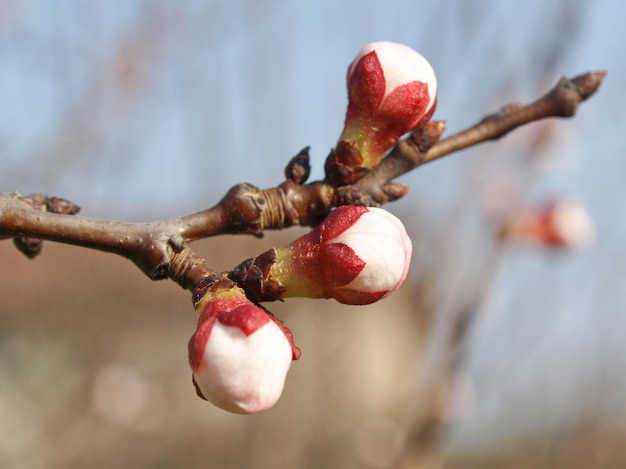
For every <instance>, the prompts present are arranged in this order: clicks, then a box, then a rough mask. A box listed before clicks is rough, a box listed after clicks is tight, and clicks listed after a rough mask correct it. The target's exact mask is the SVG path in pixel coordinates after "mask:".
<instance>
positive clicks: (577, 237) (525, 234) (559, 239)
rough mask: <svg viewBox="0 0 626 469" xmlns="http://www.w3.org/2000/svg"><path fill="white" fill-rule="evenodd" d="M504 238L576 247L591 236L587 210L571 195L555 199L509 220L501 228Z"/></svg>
mask: <svg viewBox="0 0 626 469" xmlns="http://www.w3.org/2000/svg"><path fill="white" fill-rule="evenodd" d="M501 232H502V237H503V238H504V239H510V240H515V241H520V242H524V243H527V244H534V245H540V246H548V247H555V248H569V249H577V248H581V247H584V246H586V245H588V244H589V243H590V242H591V241H592V239H593V236H594V228H593V223H592V221H591V219H590V217H589V214H588V213H587V210H586V209H585V208H584V207H583V206H582V205H581V204H580V203H578V202H576V201H574V200H571V199H557V200H553V201H551V202H550V203H548V204H546V205H544V206H542V207H540V208H538V209H534V210H525V211H522V212H520V213H518V214H517V215H515V216H513V217H512V218H511V219H510V220H508V221H507V222H506V223H505V224H504V227H503V228H502V230H501Z"/></svg>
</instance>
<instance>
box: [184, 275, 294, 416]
mask: <svg viewBox="0 0 626 469" xmlns="http://www.w3.org/2000/svg"><path fill="white" fill-rule="evenodd" d="M196 311H197V312H198V315H199V316H198V327H197V330H196V332H195V333H194V335H193V336H192V337H191V339H190V341H189V364H190V365H191V369H192V371H193V382H194V385H195V386H196V391H197V393H198V395H199V396H200V397H202V398H203V399H206V400H208V401H210V402H211V403H212V404H214V405H216V406H217V407H219V408H221V409H224V410H227V411H229V412H234V413H238V414H252V413H256V412H261V411H263V410H266V409H269V408H270V407H272V406H273V405H274V404H275V403H276V401H277V400H278V398H279V397H280V395H281V393H282V390H283V386H284V383H285V377H286V375H287V371H288V370H289V367H290V365H291V361H292V360H297V359H298V358H300V350H299V349H298V348H297V347H296V346H295V345H294V343H293V336H292V334H291V332H290V331H289V329H287V328H286V327H285V326H284V325H283V324H282V323H281V322H280V321H279V320H278V319H276V317H274V316H273V315H272V314H270V313H268V312H267V311H266V310H264V309H263V308H261V307H260V306H257V305H255V304H254V303H252V302H251V301H250V300H248V299H247V298H246V296H245V294H244V292H243V290H241V289H240V288H237V287H233V288H230V289H226V290H218V291H217V292H208V293H206V294H205V296H204V297H203V298H202V299H201V300H200V301H199V302H198V303H197V304H196Z"/></svg>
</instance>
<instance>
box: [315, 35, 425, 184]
mask: <svg viewBox="0 0 626 469" xmlns="http://www.w3.org/2000/svg"><path fill="white" fill-rule="evenodd" d="M347 85H348V110H347V113H346V120H345V125H344V129H343V132H342V134H341V137H340V138H339V142H338V144H337V147H336V148H335V150H334V152H333V153H331V156H329V159H328V160H327V163H326V173H327V177H328V178H329V179H330V180H331V181H333V182H338V183H350V182H353V181H354V180H356V179H358V178H359V177H360V176H361V175H362V173H363V171H364V170H366V169H367V168H373V167H375V166H377V165H378V163H379V162H380V160H381V159H382V157H383V156H384V155H385V153H386V152H387V151H388V150H389V149H391V148H392V147H393V146H395V145H396V144H397V143H398V139H399V138H400V137H401V136H402V135H404V134H406V133H407V132H410V131H412V130H415V129H416V128H417V127H418V126H419V125H421V124H423V123H425V122H427V121H428V120H429V119H430V117H431V116H432V114H433V113H434V111H435V107H436V100H437V80H436V78H435V72H434V71H433V69H432V67H431V66H430V64H429V63H428V61H427V60H426V59H425V58H424V57H422V56H421V55H420V54H419V53H417V52H415V51H414V50H413V49H411V48H410V47H408V46H405V45H403V44H398V43H395V42H374V43H371V44H369V45H367V46H365V47H364V48H363V49H362V50H361V51H360V52H359V53H358V55H357V56H356V58H355V59H354V61H353V62H352V64H351V65H350V67H349V68H348V77H347Z"/></svg>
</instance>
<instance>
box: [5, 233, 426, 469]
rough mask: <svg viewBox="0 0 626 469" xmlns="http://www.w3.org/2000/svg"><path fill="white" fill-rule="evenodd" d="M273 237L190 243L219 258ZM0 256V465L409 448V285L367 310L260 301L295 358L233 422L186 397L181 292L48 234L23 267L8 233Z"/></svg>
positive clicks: (225, 260)
mask: <svg viewBox="0 0 626 469" xmlns="http://www.w3.org/2000/svg"><path fill="white" fill-rule="evenodd" d="M280 236H282V239H281V238H280ZM285 236H286V235H285V234H282V235H273V236H269V237H268V238H266V239H265V240H262V241H258V240H254V239H250V238H242V237H238V238H235V237H226V238H224V239H219V240H211V241H208V242H205V243H204V244H198V245H196V247H197V250H198V252H199V253H201V255H204V256H206V257H208V258H210V259H211V265H213V266H215V267H217V268H227V267H228V266H232V265H234V264H235V263H236V262H239V261H240V260H242V259H243V258H245V257H247V256H251V255H253V254H254V253H255V252H258V251H259V249H260V246H261V247H263V248H266V247H268V246H271V245H274V244H280V243H282V242H283V241H284V240H286V239H287V238H285ZM233 253H236V255H233ZM0 259H2V269H1V270H0V275H1V276H2V277H1V278H0V467H12V468H13V467H15V468H20V467H24V468H37V467H41V468H72V467H77V468H78V467H81V468H83V467H90V468H98V467H103V468H104V467H142V468H166V467H189V468H191V467H216V468H218V467H219V468H231V467H232V468H238V467H242V468H269V467H271V468H291V469H293V468H300V467H307V468H351V467H387V465H388V464H389V463H390V462H391V461H393V459H394V458H395V457H396V456H397V455H398V453H399V452H400V451H401V450H402V448H403V447H404V445H405V443H406V438H405V435H404V431H403V429H402V427H403V425H405V424H406V418H405V417H406V415H405V414H406V411H407V408H409V405H410V404H411V393H412V391H413V390H414V387H415V376H417V374H418V373H417V371H418V366H419V363H420V355H419V347H418V346H417V345H418V343H419V336H420V334H419V330H418V329H419V327H418V321H416V318H415V317H414V314H413V311H412V309H411V307H410V306H409V292H408V288H405V289H403V290H401V291H400V292H399V293H397V294H396V295H394V296H392V297H391V298H389V299H387V300H385V301H382V302H380V303H379V304H377V305H373V306H370V307H347V306H341V305H338V304H335V303H334V302H332V301H326V300H317V301H299V300H293V301H288V302H285V303H284V304H277V305H271V309H272V310H273V311H274V312H275V313H277V315H279V316H280V317H281V318H282V319H283V320H284V321H285V322H286V323H287V325H288V326H289V327H290V328H291V329H292V331H293V332H294V334H295V338H296V342H297V344H298V345H299V346H300V347H301V348H302V350H303V356H302V359H301V360H300V362H298V363H295V364H294V366H293V367H292V370H291V371H290V374H289V376H288V378H287V384H286V387H285V392H284V394H283V397H282V398H281V400H280V401H279V403H278V405H277V406H276V407H275V408H274V409H272V410H270V411H269V412H266V413H264V414H262V415H257V416H249V417H242V416H236V415H230V414H228V413H225V412H223V411H221V410H217V409H215V408H213V407H212V406H211V405H209V404H208V403H206V402H204V401H201V400H200V399H199V398H197V397H196V396H195V392H194V389H193V387H192V385H191V379H190V371H189V368H188V365H187V358H186V346H187V340H188V338H189V336H190V335H191V334H192V332H193V330H194V325H195V314H194V312H193V309H192V307H191V302H190V295H189V294H187V293H186V292H184V291H183V290H182V289H180V288H179V287H178V286H176V285H174V284H173V283H171V282H165V281H162V282H150V281H149V280H147V279H146V278H145V277H143V275H142V274H141V273H140V271H139V270H138V269H137V268H135V267H134V266H133V265H132V264H131V263H130V262H128V261H126V260H125V259H122V258H116V257H114V256H112V255H107V254H102V253H97V252H90V251H87V250H84V249H81V248H75V247H68V246H62V245H55V244H53V243H46V245H45V246H44V251H43V253H42V255H41V256H40V257H39V258H38V259H35V260H33V261H29V260H27V259H26V258H25V257H23V256H22V255H21V254H19V253H18V252H17V251H16V250H15V249H14V248H13V246H12V245H11V243H10V242H8V241H6V242H3V243H0ZM424 462H425V461H424ZM411 467H415V466H411Z"/></svg>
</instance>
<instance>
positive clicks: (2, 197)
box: [0, 72, 605, 290]
mask: <svg viewBox="0 0 626 469" xmlns="http://www.w3.org/2000/svg"><path fill="white" fill-rule="evenodd" d="M604 75H605V73H604V72H597V73H587V74H585V75H581V76H579V77H575V78H573V79H571V80H569V79H566V78H562V79H561V80H560V81H559V82H558V83H557V85H556V86H555V87H554V88H553V89H552V90H551V91H550V92H548V93H547V94H546V95H545V96H543V97H542V98H540V99H539V100H537V101H535V102H533V103H531V104H528V105H520V104H511V105H508V106H505V107H504V108H502V110H501V111H499V112H497V113H495V114H491V115H489V116H487V117H485V118H484V119H482V120H481V121H480V122H479V123H478V124H476V125H474V126H473V127H470V128H468V129H466V130H463V131H461V132H459V133H457V134H455V135H452V136H450V137H448V138H445V139H443V140H439V137H440V136H441V134H442V133H443V131H444V129H445V124H444V122H441V121H433V122H429V123H427V124H425V125H424V126H422V127H421V128H419V129H418V130H417V131H415V132H414V133H413V134H411V135H410V136H409V137H407V138H405V139H403V140H402V141H400V143H399V144H398V145H397V146H396V147H395V148H394V149H393V150H392V151H391V152H390V153H389V155H388V156H387V157H386V158H384V159H383V161H382V162H381V164H380V165H379V166H378V167H377V168H375V169H373V170H372V171H370V172H369V173H367V174H366V175H365V176H364V177H363V178H362V179H360V180H359V181H357V182H356V183H354V184H352V185H349V186H342V187H335V186H333V185H332V184H330V183H328V182H327V181H315V182H312V183H309V184H305V182H306V178H307V177H308V173H309V166H308V148H305V149H304V150H302V151H301V152H300V153H299V154H298V155H296V156H295V157H294V158H293V159H292V160H291V162H290V163H289V164H288V166H287V168H286V170H285V177H286V180H285V182H283V183H282V184H280V185H279V186H277V187H275V188H271V189H266V190H261V189H259V188H257V187H255V186H253V185H251V184H247V183H244V184H239V185H236V186H234V187H233V188H232V189H230V190H229V191H228V193H227V194H226V195H225V196H224V198H222V200H221V201H220V202H219V203H218V204H217V205H216V206H214V207H212V208H210V209H207V210H203V211H201V212H197V213H195V214H191V215H187V216H183V217H179V218H174V219H169V220H163V221H157V222H152V223H122V222H113V221H105V220H95V219H91V218H85V217H79V216H75V215H74V214H75V213H76V212H77V211H78V207H77V206H75V205H73V204H72V203H71V202H68V201H63V200H62V199H56V198H53V197H46V196H41V195H34V196H29V197H23V196H21V195H19V194H17V193H13V194H6V193H0V238H14V239H21V240H22V243H23V244H24V243H25V242H26V241H29V240H32V239H33V238H36V239H39V240H50V241H56V242H62V243H67V244H74V245H77V246H83V247H87V248H91V249H97V250H100V251H105V252H111V253H114V254H118V255H121V256H124V257H126V258H128V259H130V260H131V261H133V262H134V263H135V264H136V265H137V266H138V267H139V268H140V269H141V270H142V271H143V272H144V273H145V274H146V275H147V276H148V277H149V278H151V279H154V280H156V279H162V278H167V277H169V278H171V279H173V280H175V281H176V282H177V283H179V284H180V285H181V286H182V287H183V288H186V289H189V290H193V289H194V287H195V285H197V284H198V283H199V282H203V281H205V280H206V279H207V278H213V277H214V276H216V275H219V274H218V273H216V272H214V271H212V270H211V269H209V268H208V267H207V266H206V265H205V263H204V260H202V259H199V258H198V257H197V256H196V255H195V254H194V253H193V251H191V249H190V248H189V247H188V246H187V244H188V243H189V242H191V241H195V240H198V239H202V238H206V237H210V236H215V235H218V234H254V235H257V236H261V235H262V233H263V232H264V231H265V230H278V229H282V228H285V227H289V226H294V225H302V226H313V225H316V224H317V223H319V221H320V220H321V219H323V218H324V217H325V216H326V215H327V214H328V212H329V211H330V210H331V209H332V208H333V207H336V206H338V205H347V204H351V205H356V204H360V205H383V204H385V203H387V202H390V201H393V200H396V199H398V198H400V197H402V196H404V195H405V194H406V193H407V192H408V189H407V188H406V187H405V186H403V185H401V184H395V183H392V181H393V180H394V179H395V178H397V177H398V176H400V175H402V174H405V173H407V172H408V171H411V170H412V169H414V168H416V167H417V166H420V165H421V164H424V163H428V162H431V161H434V160H436V159H439V158H441V157H443V156H445V155H448V154H450V153H453V152H456V151H459V150H462V149H465V148H468V147H470V146H472V145H476V144H478V143H482V142H485V141H488V140H494V139H498V138H500V137H502V136H503V135H505V134H507V133H508V132H510V131H511V130H513V129H515V128H517V127H519V126H521V125H524V124H527V123H530V122H534V121H537V120H540V119H545V118H547V117H571V116H573V115H574V114H575V113H576V110H577V108H578V105H579V104H580V103H581V102H582V101H584V100H586V99H587V98H589V97H590V96H592V95H593V94H594V93H595V91H596V90H597V89H598V88H599V86H600V85H601V83H602V80H603V78H604ZM54 201H57V202H54ZM59 201H62V203H61V202H59ZM55 204H56V205H55ZM55 212H56V213H55ZM18 244H19V243H18ZM18 247H19V246H18ZM20 249H21V250H22V251H23V252H25V253H26V254H27V255H28V256H29V257H34V255H36V254H37V253H38V252H39V249H40V245H37V246H35V247H34V248H33V247H29V246H28V243H27V242H26V246H25V247H24V246H23V249H22V248H20Z"/></svg>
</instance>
